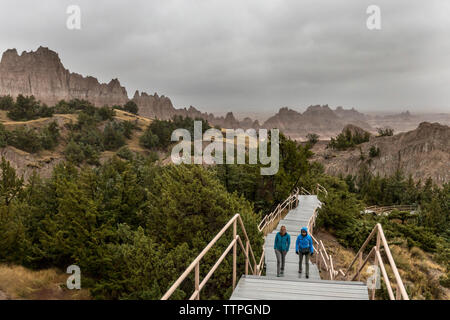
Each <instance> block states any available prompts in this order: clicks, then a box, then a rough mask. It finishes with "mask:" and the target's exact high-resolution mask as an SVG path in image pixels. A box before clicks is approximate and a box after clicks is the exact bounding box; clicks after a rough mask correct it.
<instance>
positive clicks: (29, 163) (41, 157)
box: [0, 110, 151, 180]
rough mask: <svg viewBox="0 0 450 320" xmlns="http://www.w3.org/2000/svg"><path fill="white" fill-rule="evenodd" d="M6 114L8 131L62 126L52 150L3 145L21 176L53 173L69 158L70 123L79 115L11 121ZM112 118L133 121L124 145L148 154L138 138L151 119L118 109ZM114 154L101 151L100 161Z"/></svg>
mask: <svg viewBox="0 0 450 320" xmlns="http://www.w3.org/2000/svg"><path fill="white" fill-rule="evenodd" d="M6 113H7V112H6V111H4V110H0V124H2V125H3V126H4V128H5V129H6V130H7V131H8V132H11V131H13V130H15V129H22V128H26V129H30V130H32V131H35V132H39V131H41V130H43V129H44V128H45V127H46V126H48V125H49V124H50V123H52V122H56V124H57V125H58V128H59V133H60V138H59V139H58V143H57V145H56V146H55V148H53V149H52V150H39V151H37V152H27V151H25V150H22V149H19V148H17V147H14V146H11V145H7V146H5V147H3V148H0V156H2V157H4V158H5V160H7V161H9V162H10V163H11V166H12V167H13V168H14V169H15V170H16V171H17V173H18V174H19V175H23V177H24V178H25V180H26V179H28V178H29V177H30V176H31V175H32V174H33V172H34V171H35V172H37V173H39V174H40V175H41V176H42V177H48V176H50V175H51V173H52V171H53V168H54V167H55V165H57V164H58V163H60V162H62V161H64V160H66V157H65V155H64V151H65V148H66V147H67V144H68V143H69V135H70V130H69V128H68V126H70V125H71V124H75V123H77V117H78V115H77V114H54V115H53V116H52V117H46V118H39V119H35V120H29V121H12V120H10V119H9V118H8V117H7V115H6ZM113 121H115V122H118V123H121V122H132V123H134V124H135V125H136V128H135V130H134V131H133V134H132V136H131V137H130V139H126V140H125V146H127V147H128V149H129V150H130V151H132V152H135V153H138V154H143V155H146V154H148V152H149V151H148V150H146V149H145V148H143V147H141V146H140V145H139V137H140V136H141V135H142V134H143V132H144V131H145V129H146V128H147V127H148V125H149V124H150V123H151V119H148V118H145V117H141V116H138V115H134V114H131V113H128V112H125V111H122V110H115V115H114V116H113ZM105 123H106V121H104V122H103V123H99V124H98V127H99V128H101V129H103V127H104V125H105ZM115 154H116V152H114V151H108V150H105V151H102V152H101V153H100V155H99V161H100V163H103V162H104V161H105V160H107V159H110V158H111V157H112V156H114V155H115Z"/></svg>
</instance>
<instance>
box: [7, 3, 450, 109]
mask: <svg viewBox="0 0 450 320" xmlns="http://www.w3.org/2000/svg"><path fill="white" fill-rule="evenodd" d="M70 4H78V5H79V6H80V7H81V10H82V30H80V31H70V30H67V29H66V27H65V25H66V18H67V15H66V13H65V11H66V8H67V6H68V5H70ZM370 4H376V5H379V6H380V7H381V15H382V30H380V31H369V30H367V28H366V19H367V15H366V8H367V7H368V5H370ZM0 5H1V7H0V8H1V10H0V39H1V40H0V50H1V51H4V50H6V49H8V48H13V47H15V48H17V49H18V50H19V51H22V50H27V51H29V50H35V49H36V48H37V47H38V46H39V45H44V46H48V47H49V48H51V49H53V50H55V51H57V52H58V53H59V54H60V57H61V59H62V61H63V63H64V64H65V66H66V67H67V68H69V69H70V70H71V71H75V72H79V73H82V74H84V75H93V76H96V77H97V78H99V80H101V81H103V82H108V81H109V80H110V79H111V78H116V77H117V78H119V79H120V80H121V83H122V84H123V85H125V86H126V87H127V89H128V92H129V94H130V95H132V94H133V93H134V90H136V89H138V90H141V91H148V92H150V93H152V92H158V93H160V94H165V95H167V96H169V97H171V99H172V101H173V102H174V104H175V106H177V107H184V106H189V105H194V106H196V107H198V108H199V109H201V110H205V111H213V112H216V113H221V112H224V111H228V110H232V111H235V112H241V113H242V112H249V113H254V112H266V113H267V112H273V111H276V110H277V109H278V108H279V107H282V106H290V107H293V108H295V109H303V108H305V107H306V106H308V105H310V104H325V103H328V104H330V105H331V106H338V105H343V106H345V107H356V108H357V109H359V110H362V111H386V110H389V111H394V110H398V111H401V110H405V109H409V110H411V111H430V110H436V111H450V106H449V102H450V90H448V88H447V86H448V83H449V80H450V64H449V58H450V42H449V41H448V39H449V36H450V3H449V2H448V1H447V0H429V1H426V2H424V1H422V0H396V1H389V0H372V1H364V0H348V1H345V3H344V2H343V1H339V2H338V1H335V0H321V1H318V0H307V1H304V0H246V1H245V0H226V1H225V0H220V1H219V0H189V1H188V0H135V1H106V0H101V1H98V0H96V1H89V0H79V1H76V0H72V1H66V0H43V1H33V0H11V1H10V0H0Z"/></svg>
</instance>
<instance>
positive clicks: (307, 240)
mask: <svg viewBox="0 0 450 320" xmlns="http://www.w3.org/2000/svg"><path fill="white" fill-rule="evenodd" d="M302 231H306V236H302V234H301V233H300V234H299V235H298V237H297V241H296V242H295V252H298V253H301V252H302V249H306V248H309V252H310V253H311V254H313V253H314V247H313V241H312V238H311V236H310V235H309V234H308V228H306V227H303V228H302Z"/></svg>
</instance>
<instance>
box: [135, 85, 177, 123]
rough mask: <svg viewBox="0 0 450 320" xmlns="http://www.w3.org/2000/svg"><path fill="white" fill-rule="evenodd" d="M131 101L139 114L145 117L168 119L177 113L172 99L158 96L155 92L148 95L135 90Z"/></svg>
mask: <svg viewBox="0 0 450 320" xmlns="http://www.w3.org/2000/svg"><path fill="white" fill-rule="evenodd" d="M133 101H134V102H136V104H137V105H138V107H139V114H140V115H141V116H144V117H147V118H157V119H163V120H166V119H170V118H172V117H173V116H174V115H176V114H177V110H176V109H175V108H174V107H173V105H172V101H170V99H169V98H167V97H165V96H161V97H160V96H158V94H157V93H155V94H154V95H149V94H147V93H145V92H142V93H141V94H140V93H139V91H136V93H135V94H134V97H133Z"/></svg>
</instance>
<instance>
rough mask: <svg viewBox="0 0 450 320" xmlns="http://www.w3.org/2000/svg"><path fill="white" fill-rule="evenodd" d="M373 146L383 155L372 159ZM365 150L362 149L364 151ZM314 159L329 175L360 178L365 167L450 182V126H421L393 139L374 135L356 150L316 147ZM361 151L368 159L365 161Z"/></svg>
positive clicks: (372, 170) (323, 144)
mask: <svg viewBox="0 0 450 320" xmlns="http://www.w3.org/2000/svg"><path fill="white" fill-rule="evenodd" d="M371 147H375V148H379V149H380V156H377V157H374V158H371V157H370V156H369V150H370V148H371ZM360 148H361V149H360ZM313 152H315V153H316V154H315V156H314V159H315V160H317V161H319V162H321V163H322V164H323V165H324V167H325V170H326V172H327V173H329V174H339V173H342V174H344V175H347V174H352V175H357V174H358V171H359V168H360V166H361V165H363V164H365V165H367V166H368V168H369V170H370V172H372V173H374V174H377V173H378V174H380V175H381V176H384V175H388V176H390V175H392V174H394V173H395V171H396V170H397V169H400V170H402V171H403V173H404V174H405V175H406V176H408V175H411V176H412V177H413V178H414V179H415V180H416V181H418V180H421V181H422V182H424V181H425V179H427V178H428V177H431V178H432V179H433V181H434V182H435V183H437V184H444V183H446V182H449V181H450V156H449V155H450V127H449V126H446V125H442V124H439V123H429V122H423V123H421V124H420V125H419V126H418V127H417V128H416V129H415V130H412V131H409V132H403V133H400V134H396V135H394V136H390V137H375V136H372V137H371V138H370V140H369V142H366V143H363V144H361V145H358V147H357V148H354V149H353V150H346V151H334V150H330V149H325V143H320V144H317V145H316V146H314V149H313ZM361 152H362V153H363V155H365V159H362V158H361Z"/></svg>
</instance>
